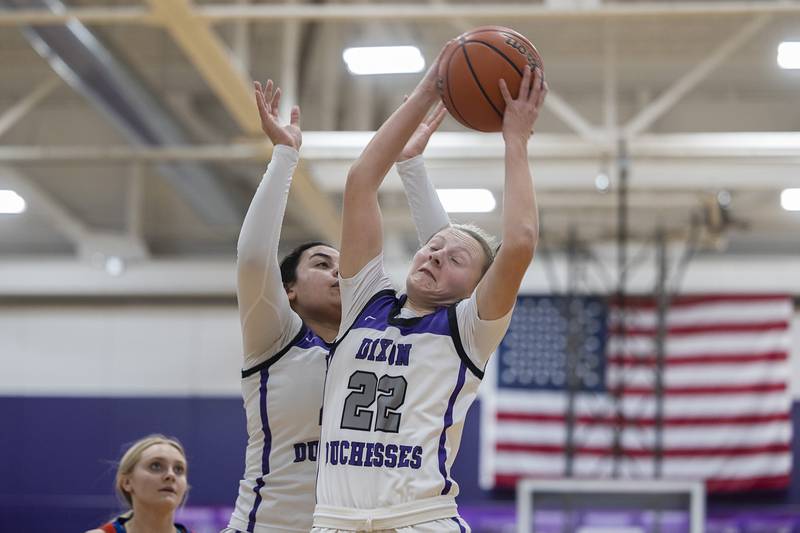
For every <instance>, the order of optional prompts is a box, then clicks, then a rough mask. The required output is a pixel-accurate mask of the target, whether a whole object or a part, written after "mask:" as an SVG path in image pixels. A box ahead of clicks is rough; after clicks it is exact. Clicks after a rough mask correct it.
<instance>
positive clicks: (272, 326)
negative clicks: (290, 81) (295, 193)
mask: <svg viewBox="0 0 800 533" xmlns="http://www.w3.org/2000/svg"><path fill="white" fill-rule="evenodd" d="M254 92H255V98H256V104H257V107H258V112H259V115H260V117H261V127H262V129H263V131H264V133H265V134H266V135H267V137H269V139H270V140H271V141H272V143H273V145H274V146H275V148H274V149H273V152H272V160H271V161H270V163H269V166H268V167H267V171H266V173H265V174H264V177H263V178H262V180H261V183H260V184H259V186H258V189H257V190H256V193H255V195H254V196H253V200H252V202H251V203H250V207H249V209H248V210H247V215H246V216H245V218H244V222H243V223H242V229H241V231H240V233H239V241H238V243H237V262H236V271H237V295H238V301H239V316H240V321H241V325H242V340H243V343H244V353H245V358H248V357H251V356H255V355H260V354H263V353H264V352H266V351H267V349H268V348H269V347H270V346H271V345H272V344H273V343H274V342H275V341H276V340H278V339H279V338H280V336H281V335H282V333H283V332H284V330H285V328H286V327H287V326H288V323H289V320H290V319H291V316H292V313H291V308H290V307H289V301H288V299H287V296H286V291H285V290H284V287H283V283H282V281H281V273H280V268H279V266H278V257H277V254H278V241H279V239H280V233H281V224H282V223H283V214H284V211H285V209H286V201H287V198H288V196H289V186H290V185H291V182H292V174H293V172H294V169H295V167H296V166H297V162H298V160H299V157H300V156H299V152H298V151H299V149H300V145H301V144H302V133H301V131H300V108H298V107H297V106H295V108H293V109H292V113H291V118H290V121H289V124H286V125H283V126H282V125H281V124H280V122H279V120H278V105H279V103H280V89H279V88H275V87H274V84H273V83H272V80H269V81H267V84H266V86H264V87H262V86H261V84H260V83H259V82H255V83H254Z"/></svg>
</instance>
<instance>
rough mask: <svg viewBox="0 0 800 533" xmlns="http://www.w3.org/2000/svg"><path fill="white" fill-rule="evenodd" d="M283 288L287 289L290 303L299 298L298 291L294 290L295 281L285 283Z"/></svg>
mask: <svg viewBox="0 0 800 533" xmlns="http://www.w3.org/2000/svg"><path fill="white" fill-rule="evenodd" d="M283 288H284V290H285V291H286V297H287V298H289V303H290V304H292V303H294V301H295V300H296V299H297V291H296V290H294V283H284V284H283Z"/></svg>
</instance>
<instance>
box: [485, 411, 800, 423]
mask: <svg viewBox="0 0 800 533" xmlns="http://www.w3.org/2000/svg"><path fill="white" fill-rule="evenodd" d="M497 420H499V421H508V420H514V421H524V422H560V423H566V421H567V417H566V416H564V415H559V414H548V413H508V412H503V413H498V414H497ZM790 420H791V419H790V417H789V413H773V414H767V415H733V416H694V417H676V416H673V417H666V418H664V419H663V421H662V424H664V425H665V426H730V425H746V426H749V425H754V424H760V423H767V422H788V421H790ZM575 422H576V423H578V424H585V425H614V424H619V423H620V422H621V423H622V424H624V425H631V426H655V425H656V423H657V422H656V419H655V418H653V417H646V418H641V417H639V418H636V417H630V418H622V419H621V420H617V419H616V418H614V417H591V416H579V417H575Z"/></svg>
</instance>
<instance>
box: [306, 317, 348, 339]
mask: <svg viewBox="0 0 800 533" xmlns="http://www.w3.org/2000/svg"><path fill="white" fill-rule="evenodd" d="M304 320H305V323H306V325H307V326H308V327H309V328H311V331H313V332H314V333H315V334H316V335H317V336H318V337H320V338H321V339H322V340H324V341H325V342H333V341H334V340H335V339H336V334H337V333H339V323H338V322H336V323H332V322H328V321H325V320H316V319H314V318H311V317H306V318H305V319H304Z"/></svg>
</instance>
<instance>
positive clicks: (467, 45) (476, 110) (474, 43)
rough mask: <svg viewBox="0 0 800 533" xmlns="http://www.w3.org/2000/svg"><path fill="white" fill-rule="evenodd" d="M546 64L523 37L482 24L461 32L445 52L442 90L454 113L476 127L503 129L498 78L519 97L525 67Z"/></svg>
mask: <svg viewBox="0 0 800 533" xmlns="http://www.w3.org/2000/svg"><path fill="white" fill-rule="evenodd" d="M526 64H527V65H530V66H531V70H533V68H534V67H539V68H543V66H542V57H541V56H540V55H539V52H538V51H537V50H536V48H535V47H534V46H533V44H531V42H530V41H529V40H528V39H526V38H525V37H524V36H523V35H521V34H519V33H518V32H516V31H514V30H512V29H511V28H505V27H503V26H481V27H479V28H475V29H474V30H471V31H468V32H466V33H464V34H462V35H460V36H459V37H458V38H456V40H454V41H453V42H452V43H451V44H450V46H449V47H448V49H447V50H445V52H444V55H443V56H442V60H441V63H440V64H439V90H440V92H441V96H442V101H443V102H444V105H445V107H447V110H448V111H449V112H450V114H451V115H452V116H453V117H454V118H455V119H456V120H457V121H459V122H460V123H461V124H463V125H465V126H467V127H468V128H472V129H474V130H478V131H486V132H491V131H501V130H502V129H503V113H504V112H505V109H506V103H505V100H503V95H502V94H501V93H500V86H499V84H498V83H499V81H500V79H504V80H506V84H507V85H508V90H509V92H510V93H511V96H512V97H514V98H516V97H517V94H519V86H520V82H521V81H522V74H523V69H524V68H525V65H526Z"/></svg>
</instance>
